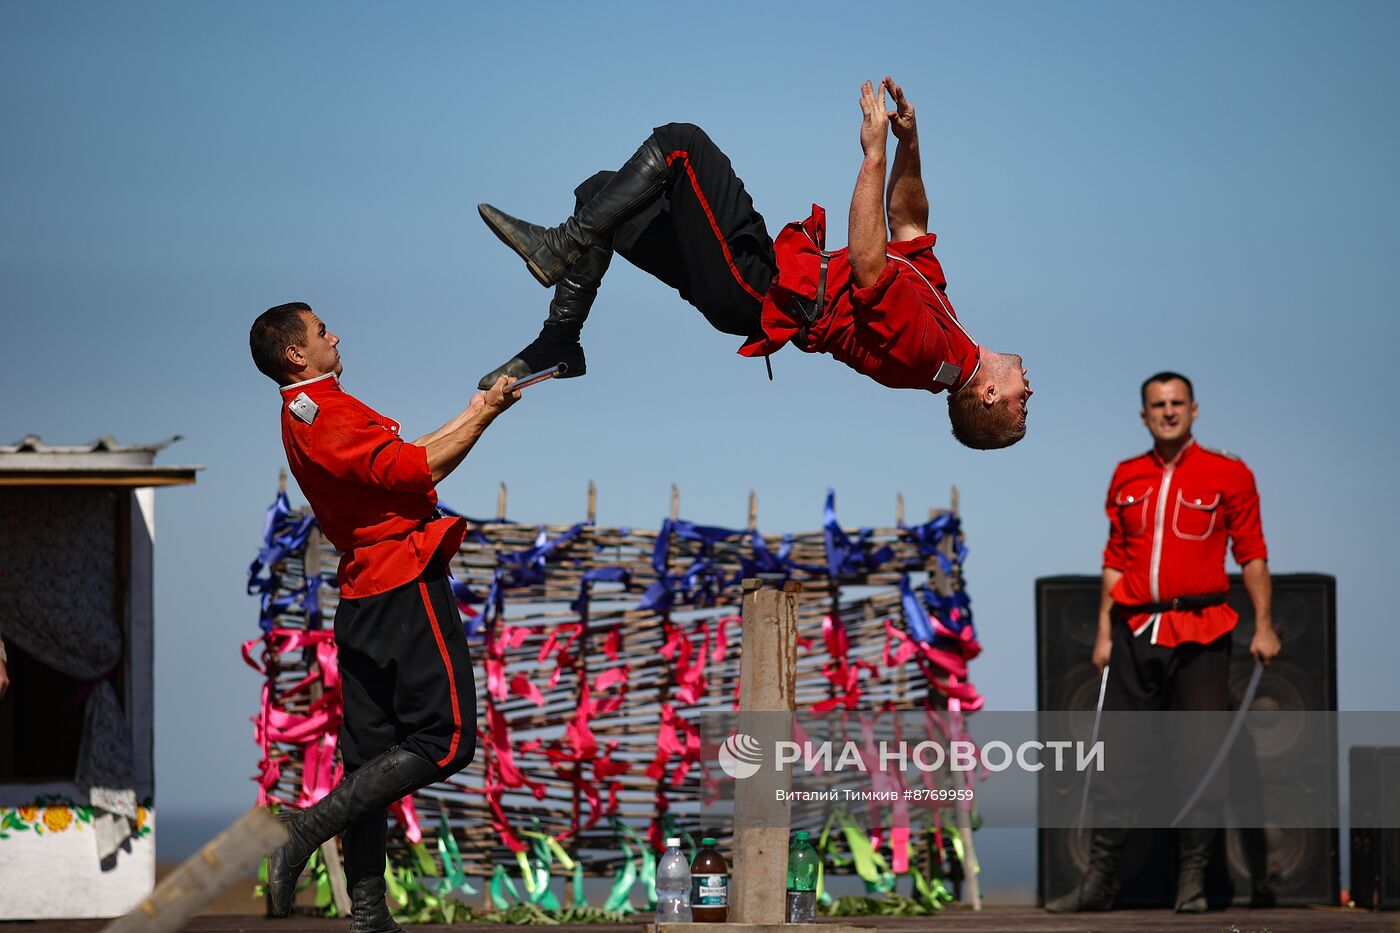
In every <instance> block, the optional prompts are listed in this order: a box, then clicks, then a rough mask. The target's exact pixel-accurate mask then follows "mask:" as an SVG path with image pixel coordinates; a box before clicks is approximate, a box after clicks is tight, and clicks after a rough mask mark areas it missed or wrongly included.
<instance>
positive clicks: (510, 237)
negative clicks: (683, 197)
mask: <svg viewBox="0 0 1400 933" xmlns="http://www.w3.org/2000/svg"><path fill="white" fill-rule="evenodd" d="M670 178H671V170H670V167H669V166H668V165H667V164H666V155H665V153H663V152H662V151H661V147H660V145H658V144H657V142H656V139H655V137H653V136H648V137H647V140H646V142H644V143H642V145H641V148H640V149H638V150H637V151H636V152H635V153H634V154H633V155H632V158H630V159H628V160H627V163H626V164H625V165H623V166H622V168H620V169H618V170H617V173H616V174H614V175H613V177H612V178H611V179H609V180H608V183H607V184H606V185H604V186H603V187H602V189H601V190H599V192H598V193H597V194H596V195H594V196H593V197H592V198H591V199H590V200H589V201H588V203H586V204H581V205H579V207H578V208H577V209H576V210H575V211H574V214H573V216H572V217H570V218H569V219H568V220H566V221H564V222H563V223H562V224H560V225H559V226H557V227H540V226H537V225H535V224H532V223H526V222H525V221H523V220H520V219H518V218H516V217H512V216H510V215H509V214H506V213H503V212H502V211H498V210H497V209H496V208H494V207H492V206H491V205H490V204H478V205H477V208H476V209H477V211H478V212H480V214H481V219H482V220H484V221H486V226H488V227H490V228H491V232H492V233H494V234H496V236H497V237H499V238H500V240H501V242H502V243H504V244H506V245H507V246H509V247H510V248H511V249H513V250H515V251H516V252H517V253H519V254H520V257H521V258H522V259H524V260H525V265H527V266H529V268H530V274H531V275H533V276H534V277H535V278H536V279H537V280H539V283H540V284H541V285H544V286H546V287H547V286H550V285H553V284H554V283H555V282H558V281H559V280H560V279H561V278H562V277H563V276H564V273H565V271H567V270H568V268H569V266H571V265H573V264H574V262H575V261H576V260H577V259H578V258H579V256H581V255H582V254H583V251H584V250H586V249H588V247H590V246H594V245H596V244H602V243H607V242H608V241H609V237H608V234H610V233H611V232H612V231H613V230H614V229H615V228H616V227H617V225H618V224H620V223H622V222H623V221H625V220H626V219H627V218H629V217H631V216H632V215H633V214H635V213H637V212H638V211H639V210H641V209H642V208H643V207H645V206H646V205H648V204H650V203H651V202H652V200H654V199H655V198H656V197H657V195H659V194H660V193H661V192H662V190H663V189H665V187H666V183H667V182H668V181H669V180H670Z"/></svg>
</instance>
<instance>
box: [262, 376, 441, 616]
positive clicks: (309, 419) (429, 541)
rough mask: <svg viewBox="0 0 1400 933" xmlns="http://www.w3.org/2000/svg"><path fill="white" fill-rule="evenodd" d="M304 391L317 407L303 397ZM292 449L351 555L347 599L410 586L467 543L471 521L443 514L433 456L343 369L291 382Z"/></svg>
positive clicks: (295, 467)
mask: <svg viewBox="0 0 1400 933" xmlns="http://www.w3.org/2000/svg"><path fill="white" fill-rule="evenodd" d="M302 396H305V397H306V399H308V400H309V401H310V402H311V405H310V406H308V405H306V404H304V403H302V404H298V403H297V400H298V399H299V398H300V397H302ZM313 407H314V413H313ZM298 411H300V412H301V414H300V415H299V414H298V413H297V412H298ZM282 445H283V446H284V447H285V448H286V450H287V464H288V465H289V466H290V467H291V469H292V475H293V476H295V477H296V479H297V483H298V484H299V485H300V486H301V491H302V492H303V493H304V494H305V495H306V500H307V502H309V503H310V504H311V510H312V511H313V512H315V513H316V521H317V522H318V523H320V526H321V531H322V532H323V533H324V534H325V535H326V537H327V538H328V539H330V542H331V544H333V545H335V547H336V550H338V551H340V552H341V558H340V592H341V595H342V596H345V597H348V598H350V599H362V598H364V597H366V596H373V595H375V594H376V593H383V592H387V591H388V590H392V589H394V588H395V587H397V586H402V585H403V584H405V583H408V582H410V581H412V580H414V579H416V578H417V577H418V575H419V574H421V573H422V572H423V568H424V567H426V566H427V565H428V562H429V561H430V560H432V559H433V558H434V557H435V556H437V555H439V554H441V555H442V556H443V558H444V559H447V558H450V557H451V555H452V554H453V553H454V552H455V551H456V550H457V548H458V547H459V546H460V545H461V543H462V536H463V534H464V533H465V531H466V522H465V521H463V520H462V519H461V518H443V517H440V516H438V515H437V491H436V490H435V489H434V488H433V475H432V471H431V470H429V469H428V455H427V452H426V451H425V450H424V449H423V448H422V447H419V446H418V445H416V444H410V443H408V442H407V441H404V440H403V439H402V438H400V437H399V425H398V422H396V421H394V420H392V419H390V418H386V417H384V416H383V415H381V414H379V413H378V412H376V411H375V410H374V409H373V408H370V407H369V406H368V405H366V404H365V403H364V402H361V401H360V400H359V399H357V398H355V397H354V396H353V395H351V394H350V393H349V392H346V391H345V390H344V389H342V388H341V387H340V381H339V380H338V379H337V378H336V377H335V374H333V373H328V374H326V375H324V376H321V377H320V378H318V379H311V380H308V381H306V382H298V383H295V384H293V385H289V386H284V387H283V388H282Z"/></svg>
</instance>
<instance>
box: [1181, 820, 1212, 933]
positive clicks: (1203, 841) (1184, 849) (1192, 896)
mask: <svg viewBox="0 0 1400 933" xmlns="http://www.w3.org/2000/svg"><path fill="white" fill-rule="evenodd" d="M1214 842H1215V830H1213V829H1179V830H1177V863H1176V912H1177V913H1179V914H1203V913H1205V912H1206V910H1208V909H1209V905H1207V903H1206V868H1207V867H1208V866H1209V865H1210V850H1211V846H1212V845H1213V844H1214Z"/></svg>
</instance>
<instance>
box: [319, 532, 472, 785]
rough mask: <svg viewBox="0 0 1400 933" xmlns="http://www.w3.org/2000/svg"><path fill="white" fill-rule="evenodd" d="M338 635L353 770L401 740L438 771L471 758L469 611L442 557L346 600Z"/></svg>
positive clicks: (345, 749)
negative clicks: (413, 575) (408, 577)
mask: <svg viewBox="0 0 1400 933" xmlns="http://www.w3.org/2000/svg"><path fill="white" fill-rule="evenodd" d="M335 642H336V646H337V648H338V650H339V658H340V677H341V688H342V692H343V694H344V698H345V719H344V722H343V724H342V725H341V730H340V749H341V756H342V758H343V759H344V762H345V769H346V770H347V771H354V770H355V769H357V768H359V767H360V766H362V765H364V764H365V763H366V762H368V761H370V760H371V759H372V758H374V757H375V756H377V755H379V754H380V753H382V752H384V751H387V750H388V749H390V748H392V747H393V746H395V745H401V746H403V747H404V748H406V749H407V750H409V751H411V752H413V753H414V754H416V755H418V756H420V757H422V758H425V759H427V760H428V761H431V762H434V763H435V764H436V765H437V766H438V768H439V769H440V770H441V774H440V777H447V776H448V775H451V774H455V773H456V772H458V771H460V770H461V769H463V768H465V767H466V766H467V765H468V764H470V763H471V760H472V756H473V755H474V754H475V753H476V685H475V682H474V680H473V677H472V659H471V655H470V654H469V653H468V650H467V637H466V633H465V632H464V631H463V630H462V618H461V616H460V615H459V614H458V612H457V601H456V600H455V599H454V598H453V596H452V589H451V587H450V586H449V585H448V582H447V575H446V573H445V571H444V569H443V566H442V563H441V562H440V561H438V560H436V559H435V560H433V561H432V562H431V563H430V564H429V565H428V567H427V568H426V569H425V570H424V571H423V573H422V574H421V575H420V576H419V578H418V579H417V580H414V581H413V582H411V583H406V584H404V585H403V586H400V587H398V588H396V589H393V590H390V591H388V592H387V593H378V594H376V595H374V596H367V597H365V598H363V599H342V600H341V601H340V605H339V607H338V608H337V609H336V613H335Z"/></svg>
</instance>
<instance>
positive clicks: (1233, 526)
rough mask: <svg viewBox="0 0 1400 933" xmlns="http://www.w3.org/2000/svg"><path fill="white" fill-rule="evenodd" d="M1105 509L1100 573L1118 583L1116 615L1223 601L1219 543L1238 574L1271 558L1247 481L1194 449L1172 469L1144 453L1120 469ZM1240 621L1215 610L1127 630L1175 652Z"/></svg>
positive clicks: (1135, 622) (1231, 463) (1225, 457)
mask: <svg viewBox="0 0 1400 933" xmlns="http://www.w3.org/2000/svg"><path fill="white" fill-rule="evenodd" d="M1105 509H1106V510H1107V512H1108V545H1107V547H1105V548H1104V552H1103V565H1104V566H1105V567H1111V568H1113V569H1114V570H1120V571H1122V573H1123V577H1122V579H1120V580H1119V581H1118V584H1117V586H1115V587H1114V588H1113V592H1112V596H1113V601H1114V602H1115V603H1119V604H1121V605H1130V606H1132V605H1143V604H1145V603H1156V602H1164V601H1167V600H1171V599H1175V598H1176V597H1178V596H1204V595H1208V594H1211V593H1224V592H1226V591H1228V590H1229V588H1230V580H1229V577H1227V576H1226V574H1225V543H1226V540H1227V539H1228V540H1229V542H1230V546H1231V550H1232V551H1233V553H1234V557H1235V562H1236V563H1238V564H1240V565H1241V566H1243V565H1244V564H1247V563H1249V562H1250V561H1252V560H1266V559H1268V556H1269V552H1268V548H1267V546H1266V545H1265V543H1264V529H1263V526H1262V525H1261V523H1260V519H1259V492H1258V490H1257V489H1256V488H1255V485H1254V474H1253V473H1251V472H1250V470H1249V467H1247V466H1245V465H1244V462H1243V461H1242V460H1240V459H1238V458H1237V457H1233V456H1231V455H1229V454H1223V453H1220V452H1218V451H1214V450H1210V449H1209V448H1206V447H1202V446H1200V445H1199V444H1197V443H1196V442H1195V441H1194V440H1193V441H1191V442H1190V443H1188V444H1187V445H1186V447H1185V448H1183V449H1182V451H1181V453H1180V454H1178V455H1177V457H1176V459H1175V460H1174V461H1173V462H1171V463H1164V462H1163V461H1162V458H1161V457H1160V456H1158V454H1157V452H1156V451H1155V450H1150V451H1148V452H1147V453H1145V454H1141V455H1139V456H1136V457H1132V458H1131V459H1128V460H1124V461H1123V462H1122V463H1120V464H1118V468H1117V469H1116V470H1114V472H1113V480H1112V482H1110V483H1109V487H1108V500H1107V502H1106V503H1105ZM1238 620H1239V615H1238V614H1237V613H1236V612H1235V610H1233V609H1231V608H1230V607H1229V606H1228V605H1220V606H1210V607H1207V608H1205V609H1195V610H1170V611H1167V612H1161V613H1155V614H1151V615H1148V614H1143V613H1139V614H1137V615H1134V616H1131V617H1129V618H1128V619H1127V623H1128V625H1130V626H1131V627H1132V629H1133V631H1134V632H1136V633H1139V634H1141V633H1142V632H1144V631H1145V630H1146V629H1148V628H1149V627H1150V628H1151V633H1150V634H1151V637H1152V641H1153V644H1158V645H1163V646H1166V647H1173V646H1175V645H1179V644H1182V643H1183V642H1200V643H1201V644H1209V643H1210V642H1212V641H1214V640H1215V639H1217V638H1219V637H1220V636H1221V635H1224V634H1225V633H1226V632H1229V631H1231V630H1232V629H1234V627H1235V623H1236V622H1237V621H1238Z"/></svg>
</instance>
